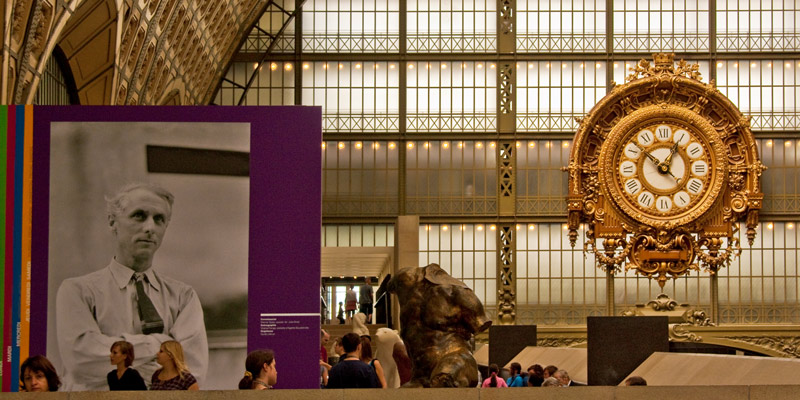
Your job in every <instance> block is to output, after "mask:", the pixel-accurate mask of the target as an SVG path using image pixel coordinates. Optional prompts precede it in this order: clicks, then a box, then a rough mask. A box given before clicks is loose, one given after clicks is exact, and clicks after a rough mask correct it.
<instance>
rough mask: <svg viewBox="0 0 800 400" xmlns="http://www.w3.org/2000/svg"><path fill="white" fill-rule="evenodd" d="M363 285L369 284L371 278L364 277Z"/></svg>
mask: <svg viewBox="0 0 800 400" xmlns="http://www.w3.org/2000/svg"><path fill="white" fill-rule="evenodd" d="M364 283H365V284H367V285H369V284H371V283H372V278H370V277H368V276H365V277H364Z"/></svg>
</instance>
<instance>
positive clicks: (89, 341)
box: [56, 184, 208, 391]
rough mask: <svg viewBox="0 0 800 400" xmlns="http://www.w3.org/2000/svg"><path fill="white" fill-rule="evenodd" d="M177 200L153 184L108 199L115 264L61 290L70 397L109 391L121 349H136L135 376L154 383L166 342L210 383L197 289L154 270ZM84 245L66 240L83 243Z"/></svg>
mask: <svg viewBox="0 0 800 400" xmlns="http://www.w3.org/2000/svg"><path fill="white" fill-rule="evenodd" d="M173 200H174V197H173V195H172V194H171V193H170V192H168V191H167V190H165V189H163V188H161V187H159V186H156V185H153V184H129V185H127V186H125V187H123V188H122V189H120V190H119V192H117V193H116V194H115V195H114V196H111V197H107V198H106V202H107V210H106V211H107V216H108V226H109V228H110V230H111V232H112V234H113V235H114V238H115V243H116V245H115V248H114V258H113V259H112V260H111V262H110V263H109V264H108V265H107V266H106V267H105V268H103V269H101V270H98V271H95V272H92V273H89V274H87V275H83V276H79V277H75V278H70V279H67V280H65V281H64V282H63V283H62V284H61V286H60V288H59V289H58V294H57V302H56V314H57V315H56V330H57V336H58V347H59V351H60V353H61V358H62V362H63V364H64V371H63V372H62V373H63V377H64V381H65V387H64V388H65V390H72V391H79V390H108V385H107V383H106V374H107V373H108V372H109V371H110V370H111V369H113V368H114V367H113V366H112V365H110V361H109V353H110V350H111V346H112V344H113V343H114V342H116V341H120V340H125V341H128V342H130V343H131V344H133V346H134V351H135V355H136V358H135V360H134V363H133V367H134V368H136V369H137V370H138V371H139V372H140V373H141V375H142V377H143V378H144V379H145V381H146V382H147V383H148V385H149V382H150V379H151V377H152V375H153V372H154V371H155V370H156V369H158V368H159V365H158V364H157V363H156V353H158V351H159V348H160V345H161V343H162V342H164V341H167V340H176V341H178V342H180V343H181V345H182V346H183V351H184V356H185V359H186V363H187V365H188V367H189V370H190V372H191V373H192V375H194V376H195V377H196V378H197V380H198V381H199V382H201V385H202V382H203V378H204V377H205V374H206V370H207V368H208V340H207V338H206V331H205V325H204V322H203V310H202V308H201V306H200V300H199V298H198V296H197V294H196V293H195V291H194V289H193V288H192V287H191V286H189V285H187V284H185V283H183V282H180V281H177V280H175V279H171V278H169V277H166V276H164V275H162V274H160V273H158V272H157V271H156V268H153V257H154V255H155V253H156V251H157V250H158V248H159V247H160V246H161V243H162V240H163V238H164V234H165V233H166V230H167V226H168V225H169V221H170V217H171V216H172V204H173ZM80 239H81V238H64V240H80Z"/></svg>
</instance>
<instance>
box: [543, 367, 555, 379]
mask: <svg viewBox="0 0 800 400" xmlns="http://www.w3.org/2000/svg"><path fill="white" fill-rule="evenodd" d="M556 371H558V367H556V366H555V365H548V366H546V367H544V370H543V371H542V377H543V378H544V379H547V378H549V377H551V376H553V374H555V373H556Z"/></svg>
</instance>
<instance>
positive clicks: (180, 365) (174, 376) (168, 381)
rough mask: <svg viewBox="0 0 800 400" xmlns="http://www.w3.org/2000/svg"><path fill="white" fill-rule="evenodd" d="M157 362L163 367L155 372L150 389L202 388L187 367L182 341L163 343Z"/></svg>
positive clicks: (157, 355)
mask: <svg viewBox="0 0 800 400" xmlns="http://www.w3.org/2000/svg"><path fill="white" fill-rule="evenodd" d="M156 362H157V363H158V364H159V365H161V368H160V369H158V370H157V371H156V372H154V373H153V381H152V383H151V384H150V390H200V386H198V384H197V379H195V377H194V376H193V375H192V374H191V373H190V372H189V368H187V367H186V361H184V359H183V346H181V344H180V343H178V342H176V341H174V340H167V341H166V342H163V343H161V349H159V350H158V354H156Z"/></svg>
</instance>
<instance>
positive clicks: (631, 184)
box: [625, 179, 642, 194]
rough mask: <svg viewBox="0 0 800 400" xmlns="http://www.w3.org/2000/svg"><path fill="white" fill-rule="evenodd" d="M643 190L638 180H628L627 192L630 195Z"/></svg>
mask: <svg viewBox="0 0 800 400" xmlns="http://www.w3.org/2000/svg"><path fill="white" fill-rule="evenodd" d="M641 188H642V184H641V182H639V180H638V179H628V180H627V181H625V190H627V191H628V193H630V194H636V193H637V192H638V191H639V189H641Z"/></svg>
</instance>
